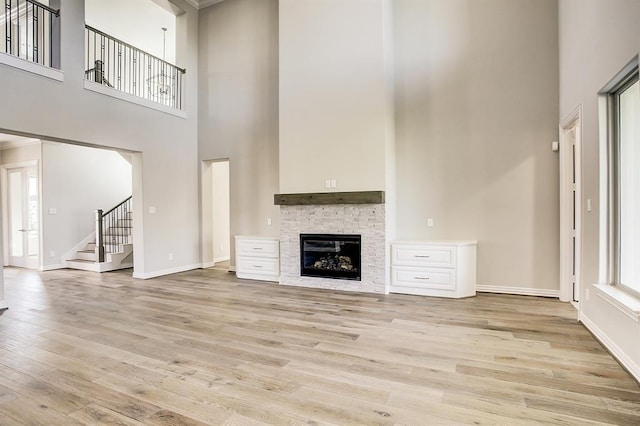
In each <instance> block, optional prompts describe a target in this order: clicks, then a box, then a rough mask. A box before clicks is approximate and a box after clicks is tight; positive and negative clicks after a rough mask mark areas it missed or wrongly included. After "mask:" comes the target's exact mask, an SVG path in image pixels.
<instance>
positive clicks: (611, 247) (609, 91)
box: [595, 56, 640, 323]
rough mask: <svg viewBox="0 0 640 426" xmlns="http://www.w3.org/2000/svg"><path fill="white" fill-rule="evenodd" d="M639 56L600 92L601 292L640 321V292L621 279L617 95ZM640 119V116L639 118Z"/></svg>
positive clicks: (634, 72)
mask: <svg viewBox="0 0 640 426" xmlns="http://www.w3.org/2000/svg"><path fill="white" fill-rule="evenodd" d="M638 65H639V63H638V57H637V56H636V57H635V58H634V59H633V60H632V61H631V62H629V63H628V64H627V65H626V66H625V67H624V68H623V69H622V70H621V71H620V72H619V73H618V74H616V76H615V77H614V78H613V79H612V80H611V81H610V82H609V83H607V85H605V87H603V88H602V90H601V91H600V92H599V93H598V113H599V129H600V135H599V136H600V152H599V154H600V232H599V235H600V240H599V241H600V243H599V245H600V247H599V249H600V250H599V277H598V284H596V285H595V289H596V291H597V294H598V295H599V296H600V297H602V298H603V299H604V300H606V301H608V302H609V303H611V304H612V305H613V306H615V307H617V308H618V309H620V310H621V311H622V312H623V313H625V314H626V315H627V316H628V317H630V318H631V319H633V320H634V321H635V322H638V323H640V295H638V294H637V293H636V292H635V291H631V290H630V289H628V288H626V287H624V286H621V285H619V284H618V283H617V282H616V281H617V276H618V272H617V268H618V265H617V263H618V260H617V254H618V249H617V246H616V244H618V237H617V234H616V233H617V232H618V223H617V222H618V220H617V205H616V203H617V197H618V196H617V187H616V182H617V176H616V174H617V166H618V164H617V156H616V149H617V144H618V141H617V137H618V135H617V127H618V126H617V115H618V112H617V110H618V106H617V94H618V93H620V90H621V89H622V88H623V87H626V85H628V84H629V82H630V81H631V80H634V79H635V78H637V75H638V68H639V67H638ZM639 119H640V117H639Z"/></svg>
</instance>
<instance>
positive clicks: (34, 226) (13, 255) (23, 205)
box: [7, 167, 40, 269]
mask: <svg viewBox="0 0 640 426" xmlns="http://www.w3.org/2000/svg"><path fill="white" fill-rule="evenodd" d="M7 181H8V182H7V183H8V185H7V198H8V203H7V204H8V213H9V218H8V219H9V264H10V265H12V266H19V267H23V268H33V269H36V268H38V265H39V263H40V239H39V229H40V223H39V222H40V221H39V210H40V207H39V206H40V194H39V191H38V169H37V168H36V167H19V168H14V169H9V170H7Z"/></svg>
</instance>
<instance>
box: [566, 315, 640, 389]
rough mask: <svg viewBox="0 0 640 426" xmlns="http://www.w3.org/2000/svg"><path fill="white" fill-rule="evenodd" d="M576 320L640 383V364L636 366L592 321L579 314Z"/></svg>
mask: <svg viewBox="0 0 640 426" xmlns="http://www.w3.org/2000/svg"><path fill="white" fill-rule="evenodd" d="M578 320H579V321H580V322H581V323H582V324H584V326H585V327H586V328H587V330H589V331H590V332H591V333H593V335H594V336H596V338H597V339H598V340H599V341H600V343H602V345H603V346H604V347H605V348H607V350H608V351H609V352H611V354H612V355H613V356H614V358H616V359H617V360H618V362H619V363H620V364H622V365H623V366H624V368H626V369H627V371H628V372H629V373H630V374H631V375H632V376H633V377H634V378H635V379H636V380H637V381H638V382H640V364H638V363H637V362H636V361H635V360H633V359H632V358H631V357H630V356H628V355H627V354H626V353H625V352H624V351H623V350H622V349H620V346H618V345H616V343H615V342H614V341H613V340H611V339H610V338H609V336H607V334H606V333H605V332H604V331H602V330H601V329H600V328H599V327H598V326H597V325H596V324H595V323H594V322H593V321H591V320H590V319H589V317H587V316H586V315H585V314H584V313H582V312H580V314H579V315H578Z"/></svg>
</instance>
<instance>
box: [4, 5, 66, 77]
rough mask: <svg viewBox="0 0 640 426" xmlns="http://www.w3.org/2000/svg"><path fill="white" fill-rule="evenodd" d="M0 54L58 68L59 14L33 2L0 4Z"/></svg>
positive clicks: (57, 11)
mask: <svg viewBox="0 0 640 426" xmlns="http://www.w3.org/2000/svg"><path fill="white" fill-rule="evenodd" d="M0 5H3V6H4V7H3V9H2V11H0V37H1V39H0V52H3V53H7V54H9V55H13V56H17V57H18V58H22V59H26V60H27V61H31V62H35V63H37V64H40V65H44V66H46V67H49V68H60V60H59V58H60V11H59V10H55V9H52V8H50V7H49V6H46V5H44V4H41V3H38V2H37V1H35V0H0Z"/></svg>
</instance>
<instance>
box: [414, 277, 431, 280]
mask: <svg viewBox="0 0 640 426" xmlns="http://www.w3.org/2000/svg"><path fill="white" fill-rule="evenodd" d="M413 278H414V279H416V280H428V279H429V277H413Z"/></svg>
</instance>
